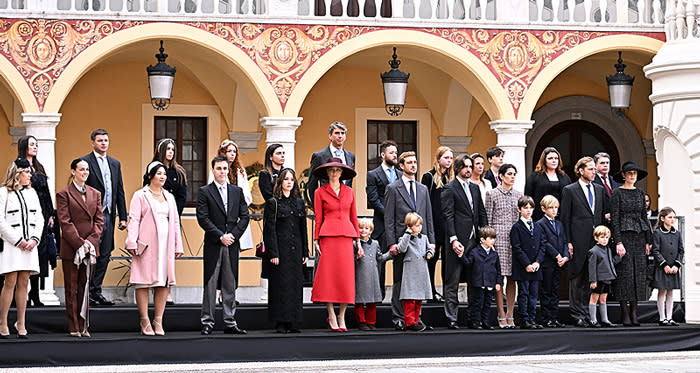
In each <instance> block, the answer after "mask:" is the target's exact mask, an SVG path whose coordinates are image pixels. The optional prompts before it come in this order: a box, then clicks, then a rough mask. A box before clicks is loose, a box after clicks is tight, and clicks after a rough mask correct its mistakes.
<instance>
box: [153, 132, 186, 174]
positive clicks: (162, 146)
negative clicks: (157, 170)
mask: <svg viewBox="0 0 700 373" xmlns="http://www.w3.org/2000/svg"><path fill="white" fill-rule="evenodd" d="M170 144H173V160H172V161H170V167H171V168H174V169H175V172H177V179H178V180H177V181H178V182H179V183H180V184H187V174H186V173H185V168H184V167H182V166H180V164H179V163H177V160H176V158H177V145H176V144H175V140H173V139H170V138H164V139H162V140H160V141H159V142H158V145H156V151H155V153H154V154H153V160H152V161H151V162H153V161H158V162H160V163H162V164H167V162H166V159H165V153H166V152H167V150H168V145H170Z"/></svg>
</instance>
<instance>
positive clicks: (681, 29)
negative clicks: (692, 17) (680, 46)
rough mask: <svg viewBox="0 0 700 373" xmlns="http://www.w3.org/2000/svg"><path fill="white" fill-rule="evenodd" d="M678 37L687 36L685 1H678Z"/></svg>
mask: <svg viewBox="0 0 700 373" xmlns="http://www.w3.org/2000/svg"><path fill="white" fill-rule="evenodd" d="M676 38H677V39H684V38H685V7H684V6H683V1H681V0H678V1H676Z"/></svg>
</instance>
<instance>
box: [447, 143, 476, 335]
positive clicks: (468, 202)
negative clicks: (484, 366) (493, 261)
mask: <svg viewBox="0 0 700 373" xmlns="http://www.w3.org/2000/svg"><path fill="white" fill-rule="evenodd" d="M473 167H474V161H473V160H472V159H471V157H469V156H468V155H466V154H464V155H460V156H459V157H457V159H455V161H454V172H455V176H456V177H455V179H454V180H452V181H451V182H450V183H449V184H447V185H446V186H445V189H444V190H443V191H442V194H441V196H440V198H441V202H442V214H443V216H442V217H443V219H444V222H445V241H446V242H445V247H446V248H447V249H446V250H445V257H444V258H443V262H442V265H443V266H444V267H445V283H444V285H443V294H444V295H445V317H447V327H448V328H450V329H459V325H458V322H457V314H458V312H459V298H458V296H457V292H458V290H459V281H460V278H461V277H462V271H463V270H465V269H464V266H463V264H462V261H461V260H460V259H459V257H460V256H462V255H463V254H465V252H466V253H469V251H470V250H471V249H472V248H473V247H475V246H476V245H477V244H478V237H477V232H479V228H481V227H482V226H485V225H487V224H488V220H487V218H486V209H485V208H484V202H483V201H482V200H481V192H480V191H479V186H478V185H476V184H472V183H471V182H469V178H470V177H471V173H472V169H473ZM450 248H452V249H451V250H450Z"/></svg>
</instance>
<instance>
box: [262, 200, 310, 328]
mask: <svg viewBox="0 0 700 373" xmlns="http://www.w3.org/2000/svg"><path fill="white" fill-rule="evenodd" d="M275 205H277V206H275ZM265 206H266V208H265V225H264V228H263V239H264V241H265V246H266V247H267V248H268V249H269V257H268V258H266V259H263V260H265V261H267V262H268V263H269V261H270V258H279V265H270V266H269V268H270V269H269V277H268V279H269V284H268V296H269V298H268V299H269V300H268V317H269V319H270V320H271V321H274V322H277V323H282V322H285V323H293V324H298V323H300V322H301V320H302V305H303V300H304V299H303V298H304V272H303V264H302V258H308V256H309V252H308V237H307V232H306V209H305V207H304V201H303V200H302V199H301V198H299V197H291V196H290V197H282V199H280V200H277V201H275V200H274V199H270V200H268V201H267V203H266V204H265ZM275 210H276V212H277V217H276V218H275Z"/></svg>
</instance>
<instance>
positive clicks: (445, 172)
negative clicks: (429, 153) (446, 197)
mask: <svg viewBox="0 0 700 373" xmlns="http://www.w3.org/2000/svg"><path fill="white" fill-rule="evenodd" d="M453 160H454V152H453V151H452V149H450V148H449V147H447V146H441V147H439V148H437V152H436V153H435V161H434V162H433V168H432V169H431V170H430V171H428V172H426V173H425V174H423V177H422V178H421V180H420V182H421V184H423V185H425V186H426V187H427V188H428V192H429V193H430V204H431V206H432V208H433V217H434V219H433V224H434V229H435V255H434V256H433V257H432V258H431V259H430V260H428V272H429V273H430V287H431V289H432V291H433V297H432V300H431V302H442V301H444V298H443V297H442V295H441V294H440V293H438V292H437V291H436V290H435V266H436V265H437V261H438V259H440V252H442V255H443V257H444V255H445V252H444V246H445V226H444V224H443V219H440V218H439V217H441V216H442V204H441V202H440V194H441V193H442V190H443V189H444V187H445V185H447V184H449V183H450V182H451V181H452V180H454V178H455V175H454V171H453V170H452V161H453ZM443 274H444V270H443Z"/></svg>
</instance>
